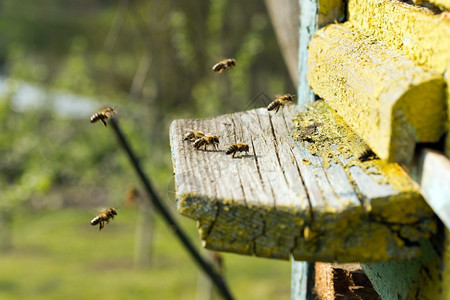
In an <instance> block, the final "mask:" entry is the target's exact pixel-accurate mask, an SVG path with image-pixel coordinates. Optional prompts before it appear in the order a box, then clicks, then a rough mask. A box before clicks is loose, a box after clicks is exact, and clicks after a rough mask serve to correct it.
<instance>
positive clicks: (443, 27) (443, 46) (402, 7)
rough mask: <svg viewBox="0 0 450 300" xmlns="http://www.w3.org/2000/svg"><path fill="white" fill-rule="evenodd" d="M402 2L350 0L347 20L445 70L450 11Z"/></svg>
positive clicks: (449, 54) (423, 62) (449, 56)
mask: <svg viewBox="0 0 450 300" xmlns="http://www.w3.org/2000/svg"><path fill="white" fill-rule="evenodd" d="M405 2H406V1H405ZM405 2H402V1H397V0H370V1H367V0H350V1H349V2H348V13H349V21H350V22H351V23H353V24H355V25H356V26H358V27H360V28H363V29H364V30H365V31H366V32H367V35H369V36H371V37H372V38H374V39H376V40H380V41H382V42H383V43H384V44H385V45H389V47H390V48H391V49H395V50H398V51H400V52H401V53H403V54H405V55H407V56H408V57H409V58H410V59H411V60H413V61H415V62H416V63H418V64H419V65H421V66H425V67H428V68H432V69H434V70H436V71H438V72H440V73H441V74H442V73H444V71H445V69H446V67H447V63H448V62H449V61H450V51H448V49H450V13H449V12H448V11H445V12H443V13H440V14H436V13H434V12H433V11H432V10H430V9H427V8H426V7H418V6H414V5H410V4H407V3H405Z"/></svg>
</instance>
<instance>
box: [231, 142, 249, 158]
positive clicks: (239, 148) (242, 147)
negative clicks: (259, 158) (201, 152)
mask: <svg viewBox="0 0 450 300" xmlns="http://www.w3.org/2000/svg"><path fill="white" fill-rule="evenodd" d="M244 151H245V153H246V154H247V155H248V151H249V150H248V145H247V144H245V143H237V144H233V145H231V146H230V147H228V149H227V152H226V154H227V155H228V154H233V155H232V157H233V158H234V155H235V154H236V152H244Z"/></svg>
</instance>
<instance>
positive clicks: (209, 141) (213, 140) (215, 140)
mask: <svg viewBox="0 0 450 300" xmlns="http://www.w3.org/2000/svg"><path fill="white" fill-rule="evenodd" d="M217 144H219V137H218V136H217V135H205V136H202V137H200V138H198V139H196V140H195V142H194V148H195V149H200V147H201V146H204V148H203V149H204V150H206V146H208V145H213V147H214V149H216V150H217Z"/></svg>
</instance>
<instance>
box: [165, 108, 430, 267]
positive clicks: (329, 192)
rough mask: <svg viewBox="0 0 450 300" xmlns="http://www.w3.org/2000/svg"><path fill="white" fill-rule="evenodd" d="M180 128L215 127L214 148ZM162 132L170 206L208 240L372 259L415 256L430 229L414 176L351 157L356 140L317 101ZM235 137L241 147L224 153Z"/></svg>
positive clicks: (250, 250)
mask: <svg viewBox="0 0 450 300" xmlns="http://www.w3.org/2000/svg"><path fill="white" fill-rule="evenodd" d="M312 122H317V123H319V124H320V123H322V124H321V125H318V127H317V128H315V129H314V130H311V129H309V130H308V127H306V126H308V125H311V123H312ZM189 129H194V130H201V131H203V132H205V133H207V134H215V135H218V136H219V138H220V145H219V149H218V150H213V149H207V150H197V149H195V148H194V147H193V146H192V143H189V142H188V141H184V140H183V137H184V135H185V134H186V131H187V130H189ZM170 136H171V146H172V157H173V162H174V170H175V183H176V189H177V199H178V200H177V202H178V210H179V211H180V213H182V214H183V215H185V216H188V217H190V218H193V219H194V220H196V221H197V224H198V229H199V233H200V238H201V240H202V244H203V246H204V247H206V248H208V249H211V250H216V251H227V252H235V253H239V254H246V255H256V256H260V257H268V258H278V259H288V258H289V256H290V255H291V254H292V255H293V257H294V258H295V259H296V260H308V261H340V262H349V261H361V262H377V261H378V262H379V261H391V260H403V259H412V258H414V257H417V256H418V255H420V251H419V244H418V242H419V241H420V240H422V239H424V238H428V237H429V236H430V235H431V234H432V233H433V232H434V231H435V228H436V223H435V219H434V214H433V213H432V211H431V209H430V208H429V207H428V205H427V204H426V203H425V201H424V200H423V198H422V196H421V195H420V192H419V190H418V187H417V186H416V184H415V183H414V182H413V181H412V180H411V179H410V178H409V176H408V175H407V174H406V173H405V172H404V171H403V170H402V168H401V167H400V166H399V165H397V164H392V163H386V162H384V161H381V160H370V161H366V162H360V161H359V160H358V158H357V156H358V155H359V154H360V152H362V151H363V150H364V143H363V142H362V140H361V138H360V137H358V136H357V135H356V134H354V133H353V132H352V131H351V130H350V129H349V127H348V126H347V125H346V124H345V122H344V121H343V120H342V119H341V118H340V117H339V116H338V115H337V114H336V113H334V112H333V110H332V109H331V108H330V107H329V106H328V105H327V104H326V103H325V102H324V101H316V102H314V103H312V104H311V105H308V106H306V107H305V106H294V105H291V106H288V107H284V108H283V109H281V110H280V111H279V112H278V113H277V114H275V115H273V114H272V113H269V112H268V111H267V109H266V108H261V109H256V110H251V111H246V112H240V113H234V114H229V115H223V116H219V117H216V118H210V119H193V120H176V121H174V122H173V123H172V125H171V135H170ZM236 142H244V143H247V144H249V146H250V151H249V154H248V155H247V154H245V153H242V154H238V155H237V157H236V158H232V157H230V156H229V155H225V153H224V152H225V149H226V148H227V147H228V145H230V144H233V143H236ZM368 249H376V251H371V250H368Z"/></svg>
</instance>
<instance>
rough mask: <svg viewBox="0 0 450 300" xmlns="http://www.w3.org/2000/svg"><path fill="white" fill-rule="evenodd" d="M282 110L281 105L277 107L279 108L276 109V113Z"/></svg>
mask: <svg viewBox="0 0 450 300" xmlns="http://www.w3.org/2000/svg"><path fill="white" fill-rule="evenodd" d="M279 110H280V106H278V107H277V110H276V111H275V114H276V113H277V112H278V111H279Z"/></svg>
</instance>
